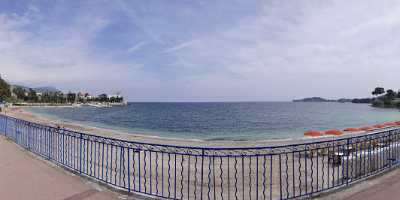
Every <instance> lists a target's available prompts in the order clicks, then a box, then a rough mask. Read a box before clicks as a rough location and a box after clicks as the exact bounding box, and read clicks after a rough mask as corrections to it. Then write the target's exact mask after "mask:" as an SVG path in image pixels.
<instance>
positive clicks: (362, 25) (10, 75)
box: [0, 0, 400, 101]
mask: <svg viewBox="0 0 400 200" xmlns="http://www.w3.org/2000/svg"><path fill="white" fill-rule="evenodd" d="M399 36H400V1H398V0H382V1H376V0H352V1H348V0H324V1H320V0H246V1H243V0H195V1H194V0H145V1H143V0H109V1H107V0H90V1H89V0H88V1H85V0H79V1H78V0H77V1H71V0H32V1H25V0H1V1H0V73H1V75H2V77H3V78H5V79H6V80H7V81H9V82H11V83H14V84H22V85H27V86H35V87H36V86H54V87H57V88H59V89H61V90H63V91H69V90H71V91H88V92H91V93H94V94H96V93H101V92H107V93H115V92H121V93H122V94H123V95H124V96H125V98H126V99H127V100H129V101H286V100H292V99H294V98H301V97H310V96H322V97H326V98H341V97H348V98H353V97H368V96H370V93H371V91H372V89H373V88H374V87H376V86H383V87H385V88H393V89H395V90H397V89H399V88H400V84H399V81H398V80H399V78H398V77H399V75H400V37H399Z"/></svg>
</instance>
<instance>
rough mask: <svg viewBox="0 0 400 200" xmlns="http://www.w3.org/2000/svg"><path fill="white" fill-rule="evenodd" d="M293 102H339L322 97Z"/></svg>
mask: <svg viewBox="0 0 400 200" xmlns="http://www.w3.org/2000/svg"><path fill="white" fill-rule="evenodd" d="M293 102H337V101H336V100H330V99H324V98H322V97H309V98H304V99H295V100H293Z"/></svg>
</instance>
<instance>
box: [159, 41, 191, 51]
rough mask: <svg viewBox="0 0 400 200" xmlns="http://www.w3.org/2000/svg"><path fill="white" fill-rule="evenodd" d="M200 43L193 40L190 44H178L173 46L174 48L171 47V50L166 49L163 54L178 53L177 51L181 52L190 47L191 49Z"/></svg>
mask: <svg viewBox="0 0 400 200" xmlns="http://www.w3.org/2000/svg"><path fill="white" fill-rule="evenodd" d="M197 42H198V40H196V39H195V40H191V41H188V42H183V43H180V44H177V45H175V46H173V47H170V48H167V49H165V50H164V51H163V53H172V52H176V51H179V50H182V49H184V48H188V47H190V46H193V45H194V44H196V43H197Z"/></svg>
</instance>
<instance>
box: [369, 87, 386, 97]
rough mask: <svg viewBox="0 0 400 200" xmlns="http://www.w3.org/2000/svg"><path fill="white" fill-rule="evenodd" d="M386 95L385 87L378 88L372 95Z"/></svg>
mask: <svg viewBox="0 0 400 200" xmlns="http://www.w3.org/2000/svg"><path fill="white" fill-rule="evenodd" d="M384 93H385V88H383V87H376V88H375V90H374V91H373V92H372V95H374V96H378V95H381V94H384Z"/></svg>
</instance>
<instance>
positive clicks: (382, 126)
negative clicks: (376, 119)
mask: <svg viewBox="0 0 400 200" xmlns="http://www.w3.org/2000/svg"><path fill="white" fill-rule="evenodd" d="M372 127H374V128H385V127H386V126H385V125H383V124H377V125H373V126H372Z"/></svg>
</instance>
